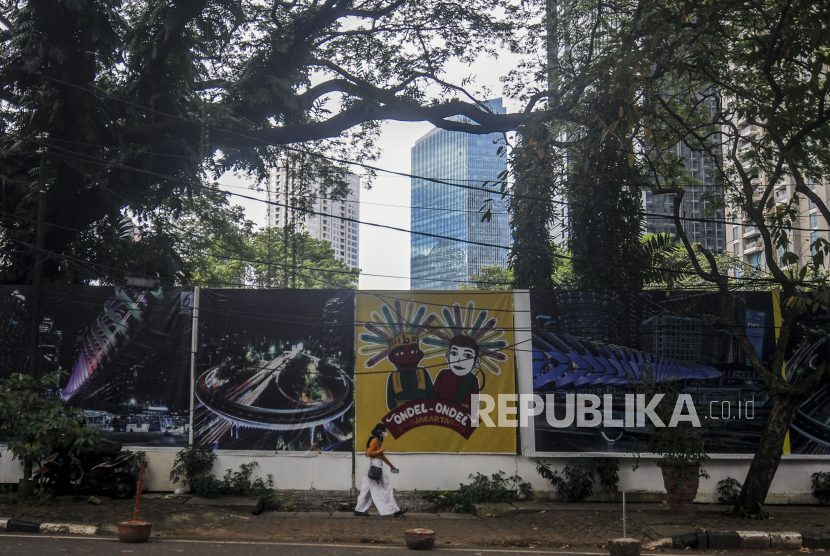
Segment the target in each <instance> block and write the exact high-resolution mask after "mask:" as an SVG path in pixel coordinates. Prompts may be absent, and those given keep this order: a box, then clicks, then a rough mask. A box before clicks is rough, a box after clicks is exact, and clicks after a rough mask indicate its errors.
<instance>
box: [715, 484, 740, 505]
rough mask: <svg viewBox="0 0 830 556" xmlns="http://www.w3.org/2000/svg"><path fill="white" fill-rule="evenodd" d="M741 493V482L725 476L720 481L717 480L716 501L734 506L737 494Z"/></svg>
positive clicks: (736, 501)
mask: <svg viewBox="0 0 830 556" xmlns="http://www.w3.org/2000/svg"><path fill="white" fill-rule="evenodd" d="M740 494H741V483H739V482H738V481H736V480H735V479H733V478H732V477H727V478H725V479H724V480H722V481H718V503H719V504H726V505H728V506H736V505H737V504H738V496H739V495H740Z"/></svg>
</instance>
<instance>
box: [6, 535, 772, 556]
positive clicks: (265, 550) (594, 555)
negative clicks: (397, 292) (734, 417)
mask: <svg viewBox="0 0 830 556" xmlns="http://www.w3.org/2000/svg"><path fill="white" fill-rule="evenodd" d="M405 550H406V547H405V546H404V545H403V542H401V544H400V545H388V544H387V545H374V546H372V545H361V544H342V543H287V542H246V541H230V542H228V541H211V540H187V539H183V540H175V539H164V540H153V541H152V542H149V543H147V544H122V543H119V542H118V540H117V539H113V538H106V537H73V536H48V537H47V536H45V535H19V534H13V533H0V556H12V555H14V556H30V555H31V556H35V555H37V556H40V555H43V556H51V555H62V556H64V555H67V554H72V555H73V556H79V555H82V556H87V555H89V556H110V555H112V556H115V555H120V554H134V555H135V556H142V555H152V556H158V555H161V554H164V555H171V556H174V555H179V554H180V555H182V556H259V555H263V556H270V555H279V556H347V555H349V556H351V555H357V554H361V555H367V556H380V555H382V554H384V553H385V552H387V551H395V552H396V553H402V552H403V551H405ZM437 550H438V552H440V553H441V554H445V555H447V556H509V555H517V554H544V555H552V556H607V552H606V551H599V550H545V549H512V548H503V549H502V548H491V549H488V548H475V547H472V548H455V547H454V548H440V547H437ZM659 554H660V556H681V555H680V554H672V553H667V552H662V551H661V552H660V553H659ZM695 554H698V555H699V556H702V555H712V554H713V553H712V552H710V551H704V552H700V553H698V552H697V551H695ZM720 554H721V555H723V554H725V553H724V552H721V553H720ZM734 554H736V555H740V556H761V555H766V556H769V555H770V554H774V553H771V552H761V553H757V552H735V553H734ZM682 556H689V553H688V552H686V553H684V554H682Z"/></svg>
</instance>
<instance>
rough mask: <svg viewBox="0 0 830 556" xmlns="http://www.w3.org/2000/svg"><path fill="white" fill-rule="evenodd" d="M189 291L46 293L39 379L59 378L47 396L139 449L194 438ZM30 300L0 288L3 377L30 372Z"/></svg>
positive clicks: (26, 293)
mask: <svg viewBox="0 0 830 556" xmlns="http://www.w3.org/2000/svg"><path fill="white" fill-rule="evenodd" d="M192 299H193V291H192V290H191V289H186V288H177V287H163V288H158V289H155V290H146V289H135V288H126V287H121V286H110V287H105V286H53V285H45V286H44V288H43V292H42V294H41V307H42V310H41V314H40V318H39V319H38V336H37V342H38V353H39V360H38V373H40V374H46V373H54V372H60V373H61V374H62V378H61V380H60V382H59V383H57V384H55V388H54V389H53V390H50V391H48V392H46V393H45V394H44V395H47V396H54V397H61V398H63V399H64V400H66V401H68V402H69V403H71V404H73V405H75V406H77V407H80V408H82V409H84V410H85V412H86V415H87V425H88V426H91V427H97V428H99V429H101V432H102V433H103V436H104V437H105V438H109V439H111V440H116V441H120V442H122V443H124V444H129V445H136V446H184V445H187V443H188V436H189V428H188V427H189V410H190V403H189V389H190V386H189V378H190V332H191V330H190V329H191V323H192ZM31 302H32V300H31V292H30V288H29V287H28V286H2V287H0V378H8V377H9V376H10V375H11V374H12V373H28V372H29V343H30V332H29V330H30V329H29V326H30V323H31Z"/></svg>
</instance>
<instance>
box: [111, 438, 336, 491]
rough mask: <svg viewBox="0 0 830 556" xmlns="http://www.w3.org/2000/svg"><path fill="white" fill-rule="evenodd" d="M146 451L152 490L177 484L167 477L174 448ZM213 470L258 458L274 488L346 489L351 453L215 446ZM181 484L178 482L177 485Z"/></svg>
mask: <svg viewBox="0 0 830 556" xmlns="http://www.w3.org/2000/svg"><path fill="white" fill-rule="evenodd" d="M127 449H129V450H144V451H145V452H146V453H147V462H148V465H147V470H146V475H145V480H146V481H147V487H148V488H149V489H150V490H152V491H170V490H173V489H174V488H175V486H176V485H173V483H172V482H171V481H170V479H169V475H170V469H171V468H172V467H173V460H174V459H175V457H176V451H177V450H176V449H175V448H140V447H129V448H127ZM216 455H217V456H218V458H217V459H216V463H214V465H213V474H214V475H216V476H217V477H221V476H222V475H224V474H225V471H226V470H227V469H233V470H234V471H237V470H238V469H239V466H240V465H241V464H243V463H248V462H250V461H256V462H257V464H258V465H257V468H256V470H255V474H256V475H258V476H260V477H262V478H263V479H264V478H265V477H266V476H267V475H269V474H271V475H273V477H274V486H275V488H277V489H278V490H279V489H284V490H312V489H314V490H349V489H350V488H351V486H352V457H351V454H348V453H342V452H341V453H328V452H300V453H291V452H280V453H275V452H258V451H244V450H239V451H235V450H217V451H216ZM179 486H180V485H179Z"/></svg>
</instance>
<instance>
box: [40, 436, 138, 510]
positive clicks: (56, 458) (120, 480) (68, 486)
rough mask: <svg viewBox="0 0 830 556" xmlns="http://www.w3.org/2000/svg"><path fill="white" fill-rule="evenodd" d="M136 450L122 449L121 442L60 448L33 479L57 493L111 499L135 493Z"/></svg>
mask: <svg viewBox="0 0 830 556" xmlns="http://www.w3.org/2000/svg"><path fill="white" fill-rule="evenodd" d="M137 456H138V454H137V453H136V452H129V451H121V444H120V443H105V444H102V445H101V446H99V447H98V448H96V449H93V450H89V451H86V452H81V453H80V454H79V455H78V456H75V455H74V454H72V453H71V452H68V451H65V452H57V453H54V454H52V455H51V456H49V457H48V458H46V460H45V461H44V462H43V466H42V467H40V468H39V469H36V470H35V471H34V472H33V473H32V479H33V480H34V481H35V482H37V483H39V484H40V485H42V487H43V488H44V489H45V490H47V491H48V492H52V493H53V494H54V495H57V494H93V495H95V494H103V495H106V496H109V497H110V498H112V499H114V500H115V499H130V498H132V497H134V496H135V494H136V491H137V488H138V487H137V482H136V478H135V462H136V458H137Z"/></svg>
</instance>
